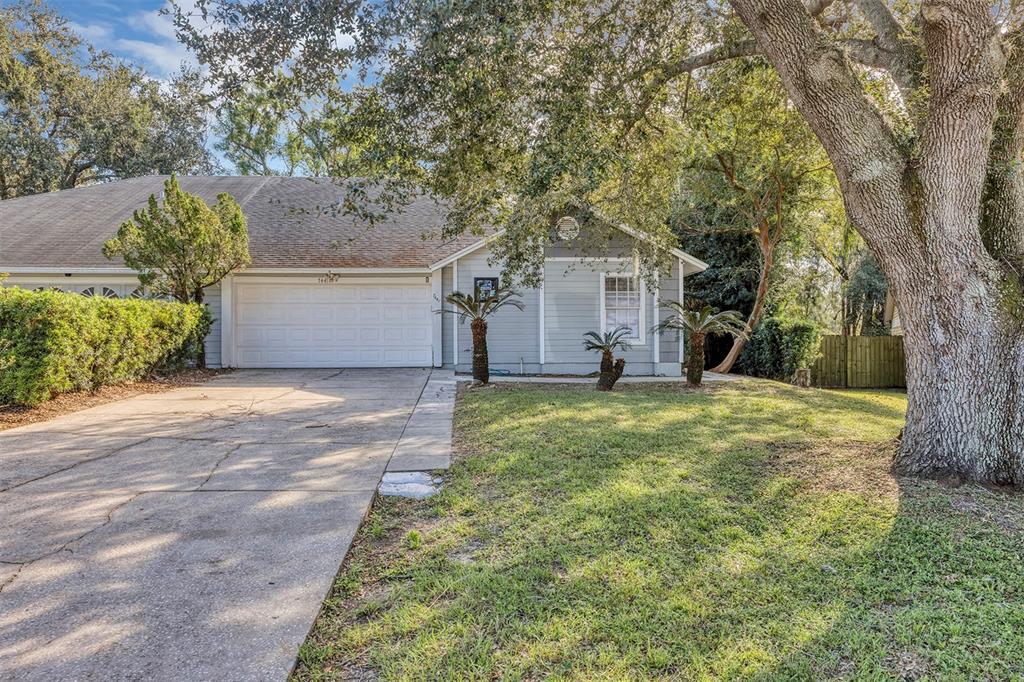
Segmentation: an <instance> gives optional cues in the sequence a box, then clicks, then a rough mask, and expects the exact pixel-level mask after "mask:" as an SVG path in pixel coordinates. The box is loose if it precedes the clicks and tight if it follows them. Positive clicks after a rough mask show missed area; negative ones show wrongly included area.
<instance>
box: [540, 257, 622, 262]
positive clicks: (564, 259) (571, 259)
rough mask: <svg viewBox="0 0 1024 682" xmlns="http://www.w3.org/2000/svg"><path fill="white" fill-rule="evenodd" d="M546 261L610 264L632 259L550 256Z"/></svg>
mask: <svg viewBox="0 0 1024 682" xmlns="http://www.w3.org/2000/svg"><path fill="white" fill-rule="evenodd" d="M544 260H546V261H548V262H549V263H608V262H611V261H615V262H618V261H627V260H628V261H630V262H632V260H633V259H632V258H621V257H619V256H609V257H608V258H605V257H603V256H548V257H546V258H545V259H544Z"/></svg>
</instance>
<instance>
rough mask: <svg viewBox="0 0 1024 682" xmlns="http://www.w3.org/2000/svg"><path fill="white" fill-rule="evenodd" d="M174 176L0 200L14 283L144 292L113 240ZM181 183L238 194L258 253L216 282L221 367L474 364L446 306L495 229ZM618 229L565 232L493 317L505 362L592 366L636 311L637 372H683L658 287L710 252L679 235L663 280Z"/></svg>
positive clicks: (211, 353)
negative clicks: (601, 337) (360, 215)
mask: <svg viewBox="0 0 1024 682" xmlns="http://www.w3.org/2000/svg"><path fill="white" fill-rule="evenodd" d="M165 180H166V178H165V177H159V176H150V177H143V178H135V179H131V180H123V181H120V182H115V183H107V184H99V185H92V186H88V187H82V188H77V189H71V190H63V191H58V192H50V193H48V194H40V195H35V196H28V197H22V198H17V199H8V200H6V201H2V202H0V273H2V272H6V273H8V275H9V277H8V279H7V281H6V285H8V286H12V285H13V286H21V287H26V288H40V287H57V288H60V289H62V290H64V291H74V292H78V293H81V294H84V295H87V296H110V297H125V296H142V295H144V294H145V292H143V291H142V290H141V289H140V288H139V283H138V280H137V278H136V276H135V274H134V272H133V271H132V270H129V269H127V268H126V267H125V266H124V264H123V263H121V262H119V261H109V260H107V259H106V258H105V257H104V256H103V254H102V253H101V247H102V245H103V242H104V241H106V240H107V239H109V238H110V237H112V236H113V235H114V234H115V233H116V231H117V228H118V226H119V225H120V224H121V223H122V222H123V221H125V220H127V219H128V218H130V217H131V215H132V212H133V211H134V210H136V209H138V208H141V207H142V206H144V205H145V203H146V201H147V200H148V198H149V196H150V195H151V194H155V195H157V196H159V195H160V193H161V192H162V189H163V183H164V181H165ZM179 180H180V182H181V186H182V188H183V189H184V190H185V191H188V192H192V193H194V194H198V195H200V196H202V197H203V198H204V199H205V200H206V201H208V202H211V203H212V202H213V201H214V200H215V199H216V195H217V194H218V193H220V192H227V193H229V194H231V195H233V196H234V197H235V199H236V200H237V201H238V202H239V204H240V205H241V206H242V209H243V211H244V212H245V215H246V217H247V219H248V224H249V243H250V252H251V254H252V264H251V265H250V266H249V267H248V268H246V269H245V270H244V271H241V272H238V273H235V274H233V275H231V276H229V277H227V278H226V279H225V280H224V281H223V282H222V283H221V284H220V285H219V286H215V287H211V288H209V289H207V291H206V302H207V304H208V305H209V307H210V309H211V312H212V313H213V316H214V318H215V320H216V322H215V323H214V325H213V329H212V330H211V332H210V335H209V337H208V338H207V342H206V343H207V361H208V362H209V364H210V365H211V366H225V367H429V366H434V367H449V368H450V367H455V368H456V369H458V370H460V371H461V370H468V369H469V368H470V363H471V359H472V357H471V348H472V342H471V338H470V333H469V328H468V326H466V325H462V324H460V323H459V321H458V319H457V317H456V316H454V315H439V314H436V313H435V311H437V310H438V309H440V308H441V307H442V301H443V300H444V297H445V296H446V295H447V294H449V293H450V292H451V291H453V290H459V291H464V292H470V291H473V289H474V286H485V287H486V286H492V285H494V284H496V283H497V281H498V279H497V278H500V276H501V267H500V265H498V264H492V263H490V262H489V260H490V258H491V250H490V248H489V247H490V244H491V242H492V240H493V239H494V238H495V237H496V236H498V235H497V234H491V235H488V236H485V237H478V236H470V235H464V236H461V237H459V238H457V239H447V240H445V239H442V238H441V237H440V235H439V232H440V228H441V226H442V224H443V221H444V215H443V212H442V210H441V209H440V207H438V206H437V205H436V203H435V202H433V201H431V200H429V199H426V198H422V199H417V200H415V201H414V202H413V203H412V204H411V205H410V206H408V207H407V208H406V209H405V210H404V211H402V212H401V213H397V214H392V216H391V217H390V218H389V219H387V220H385V221H382V222H378V223H377V224H375V225H373V226H370V225H368V224H366V223H365V222H360V221H357V220H354V219H353V218H351V217H347V216H343V215H340V214H339V213H338V211H337V210H332V207H336V206H337V202H338V199H339V194H340V190H339V188H338V187H337V186H336V185H334V184H333V183H331V182H328V181H314V180H310V179H307V178H283V177H182V178H179ZM571 222H572V221H570V223H571ZM607 232H608V234H607V235H604V236H603V237H602V238H600V239H584V238H583V237H582V236H581V235H578V234H574V233H573V231H572V230H565V229H563V230H561V234H553V235H552V241H551V243H550V244H548V245H547V246H546V247H545V259H544V281H543V285H542V286H541V287H539V288H537V289H527V290H521V294H522V300H523V302H524V304H525V306H526V308H525V310H524V311H518V310H515V309H512V308H509V309H504V310H502V311H500V312H498V313H497V314H496V315H495V316H494V317H493V318H492V319H491V321H490V332H489V335H488V340H489V343H488V345H489V350H490V361H491V366H492V367H494V368H496V369H507V370H510V371H512V372H515V373H518V372H520V371H525V372H527V373H587V372H591V371H593V370H594V367H595V364H596V363H597V357H596V356H595V355H594V354H593V353H591V352H587V351H585V350H584V349H583V345H582V335H583V333H584V332H586V331H590V330H600V329H603V328H604V329H607V328H614V327H615V326H617V325H619V324H627V325H629V326H631V327H632V328H633V330H634V338H633V341H632V342H633V347H632V349H631V350H629V351H628V352H626V353H625V358H626V361H627V365H626V367H627V372H628V373H632V374H663V375H677V374H679V373H680V362H681V361H682V353H683V350H682V348H681V344H680V343H679V338H678V334H676V333H675V332H672V333H663V334H652V333H651V332H650V331H649V330H650V328H651V326H653V324H654V323H655V322H656V320H658V319H659V316H661V315H662V314H663V311H661V310H660V309H659V307H658V306H657V301H658V299H659V297H664V298H667V299H676V300H682V298H683V290H684V279H685V277H686V276H687V275H691V274H693V273H696V272H700V271H702V270H704V269H705V268H706V267H707V265H706V264H705V263H703V262H701V261H700V260H698V259H696V258H694V257H693V256H690V255H689V254H686V253H684V252H683V251H681V250H679V249H674V248H673V249H671V252H670V254H668V256H669V259H670V261H671V271H670V272H665V273H663V274H662V276H661V277H660V279H659V281H658V285H657V287H656V288H651V289H649V288H648V287H647V285H646V284H645V283H644V281H643V279H642V278H638V277H634V276H633V274H634V273H633V267H634V266H633V261H634V258H633V253H634V241H633V240H635V239H637V238H638V237H637V236H636V235H635V234H631V233H630V231H629V230H628V228H626V227H609V228H608V229H607ZM591 236H593V235H591ZM595 243H597V244H599V246H597V247H596V252H595V247H594V244H595ZM583 244H587V245H588V247H587V249H586V250H585V249H584V248H583V246H582V245H583Z"/></svg>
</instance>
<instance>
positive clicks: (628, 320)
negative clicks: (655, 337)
mask: <svg viewBox="0 0 1024 682" xmlns="http://www.w3.org/2000/svg"><path fill="white" fill-rule="evenodd" d="M602 282H603V284H604V286H603V287H602V292H601V295H602V298H601V308H602V311H603V316H604V319H603V320H602V322H603V324H604V330H605V331H609V332H610V331H612V330H613V329H615V328H617V327H629V328H630V330H631V333H630V335H629V336H628V337H627V338H630V339H633V340H634V341H636V342H637V343H643V342H644V307H643V293H644V292H643V283H642V282H640V281H639V280H638V279H636V278H634V277H633V276H632V275H622V274H606V275H604V279H603V280H602Z"/></svg>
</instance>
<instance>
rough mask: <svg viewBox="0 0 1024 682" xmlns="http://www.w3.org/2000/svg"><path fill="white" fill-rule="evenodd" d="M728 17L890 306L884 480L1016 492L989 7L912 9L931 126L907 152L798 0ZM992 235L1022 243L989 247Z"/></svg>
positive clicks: (1010, 317) (746, 3)
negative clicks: (772, 73) (964, 483)
mask: <svg viewBox="0 0 1024 682" xmlns="http://www.w3.org/2000/svg"><path fill="white" fill-rule="evenodd" d="M730 2H731V4H732V5H733V7H734V8H735V9H736V10H737V13H738V14H739V16H740V18H741V19H742V21H743V22H744V23H745V24H746V26H747V27H748V29H750V31H751V33H752V34H753V35H754V38H755V40H756V41H757V42H758V45H759V46H760V47H761V50H762V51H763V53H764V54H765V56H766V57H767V58H768V59H769V60H770V61H771V63H772V64H773V65H774V66H775V68H776V70H777V71H778V73H779V75H780V77H781V79H782V81H783V83H784V84H785V86H786V88H787V91H788V92H789V94H790V96H791V97H792V99H793V102H794V104H795V106H796V107H797V108H798V109H799V110H800V112H801V114H802V115H803V116H804V118H805V119H806V120H807V122H808V124H809V125H810V126H811V128H812V130H814V132H815V134H816V135H817V136H818V138H819V140H820V141H821V142H822V144H823V145H824V147H825V150H826V151H827V152H828V154H829V157H830V158H831V159H832V162H833V165H834V167H835V170H836V175H837V176H838V178H839V182H840V186H841V187H842V191H843V198H844V202H845V204H846V209H847V213H848V214H849V216H850V219H851V220H852V222H853V223H854V225H856V226H857V228H858V230H859V231H860V233H861V235H862V236H863V237H864V240H865V242H866V243H867V245H868V247H869V248H870V249H871V251H872V253H873V254H874V255H875V257H876V258H877V259H878V261H879V264H880V266H881V267H882V270H883V271H884V272H885V275H886V279H887V280H888V282H889V286H890V287H891V290H892V292H893V295H894V296H895V298H896V302H897V304H898V307H899V311H900V318H901V320H902V322H903V326H904V330H905V332H904V333H905V337H904V341H905V349H906V354H907V398H908V410H907V423H906V427H905V429H904V432H903V435H902V438H901V440H900V447H899V450H898V452H897V455H896V459H895V462H894V466H895V468H896V470H897V471H901V472H906V473H911V474H915V475H922V476H955V477H959V478H963V479H967V480H973V481H980V482H989V483H997V484H1008V485H1017V486H1020V485H1022V484H1024V288H1022V287H1021V285H1020V281H1021V280H1020V277H1019V276H1018V275H1016V274H1014V273H1013V272H1012V268H1008V267H1007V264H1008V263H1012V262H1013V260H1014V257H1015V255H1016V253H1015V251H1016V248H1017V245H1019V244H1020V243H1021V240H1020V239H1018V237H1019V229H1020V228H1019V226H1020V225H1021V224H1024V223H1022V222H1021V216H1022V213H1024V187H1022V185H1021V183H1020V182H1019V179H1018V178H1019V176H1017V175H1014V174H1013V173H1007V168H1006V166H1005V164H1004V165H1003V166H1002V172H1003V175H1002V176H1001V177H997V178H995V179H993V178H992V176H991V173H992V171H993V168H995V169H997V170H998V169H999V168H1000V163H999V162H1000V161H1001V160H1005V159H1006V158H1007V157H1006V156H1005V149H1006V148H1007V146H1008V148H1009V150H1010V152H1011V156H1012V153H1013V152H1014V151H1015V152H1016V153H1017V156H1016V157H1013V158H1015V159H1017V160H1019V159H1020V156H1019V153H1020V149H1019V141H1020V140H1021V139H1022V138H1021V137H1018V136H1017V132H1016V131H1018V130H1020V126H1021V125H1024V124H1022V120H1021V119H1022V118H1024V114H1022V113H1021V112H1020V111H1019V110H1017V109H1014V106H1015V105H1016V104H1017V103H1018V100H1015V99H1013V98H1012V97H1011V98H1009V101H1005V102H998V100H1000V92H1003V90H1004V87H1009V88H1011V89H1013V92H1015V93H1020V88H1019V83H1014V82H1012V81H1004V69H1005V66H1006V52H1005V50H1004V47H1003V46H1002V44H1001V41H1002V36H1001V32H1000V31H999V29H998V28H997V27H996V26H995V20H994V15H993V13H992V11H991V3H989V2H984V1H982V0H960V1H958V2H956V3H953V2H944V1H941V0H922V3H921V24H922V31H921V34H922V37H923V44H924V54H925V56H926V58H927V69H926V70H925V74H924V77H926V78H927V86H928V91H927V96H928V99H927V102H928V104H927V106H928V110H927V116H926V118H925V120H924V121H923V123H922V125H921V127H920V141H919V145H918V147H917V148H914V149H910V148H906V147H904V146H903V145H902V144H901V143H900V142H899V141H898V140H897V138H896V136H895V135H894V134H893V133H892V131H891V130H890V129H889V127H888V125H887V124H886V122H885V120H884V118H883V117H882V115H881V113H880V112H879V111H878V110H877V108H876V107H875V106H874V105H873V104H872V103H871V102H870V101H869V99H868V98H867V97H866V96H865V95H864V92H863V87H862V86H861V84H860V82H859V81H858V77H857V75H856V73H855V72H854V71H853V69H852V68H851V66H850V63H849V60H848V59H847V57H846V55H845V54H844V53H843V51H842V49H841V48H840V47H839V46H838V45H837V44H836V43H835V42H834V41H833V40H831V39H830V38H828V37H827V36H825V35H824V34H823V33H821V32H820V31H819V30H818V29H817V27H816V26H815V24H814V23H813V21H812V20H811V18H810V17H809V16H807V13H806V12H805V11H804V9H803V7H802V6H801V4H800V2H799V1H798V0H730ZM1018 30H1019V29H1018ZM1011 58H1020V57H1019V56H1018V57H1011ZM1011 65H1012V62H1011ZM1003 99H1004V100H1005V99H1007V98H1006V97H1004V98H1003ZM997 121H998V122H999V127H998V129H996V127H995V124H996V122H997ZM1000 145H1002V146H1000ZM991 161H995V163H991V164H990V162H991ZM1014 167H1016V166H1014ZM983 193H984V196H985V201H984V202H983V201H982V199H983ZM993 202H994V203H993ZM983 205H984V208H983ZM986 212H987V214H988V217H989V223H988V227H989V232H988V233H987V234H986V231H985V229H984V227H985V225H984V223H983V220H984V215H983V213H986ZM993 215H998V216H999V218H998V219H996V220H993V219H992V218H993ZM998 226H1004V227H1005V226H1018V227H1015V228H1012V229H1011V230H1010V231H1009V232H1008V233H1007V234H1005V235H993V234H992V233H991V229H992V228H993V227H998ZM983 235H984V236H985V239H984V240H983ZM983 241H984V243H983ZM990 249H991V250H990Z"/></svg>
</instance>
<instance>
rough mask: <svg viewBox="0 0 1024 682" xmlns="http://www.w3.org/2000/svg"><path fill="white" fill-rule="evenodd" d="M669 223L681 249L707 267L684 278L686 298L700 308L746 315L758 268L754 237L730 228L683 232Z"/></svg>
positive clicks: (751, 299)
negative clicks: (675, 230) (707, 266)
mask: <svg viewBox="0 0 1024 682" xmlns="http://www.w3.org/2000/svg"><path fill="white" fill-rule="evenodd" d="M708 220H713V218H710V217H709V218H708ZM673 224H675V225H676V229H677V231H679V232H680V238H681V241H682V248H683V249H684V250H685V251H686V252H687V253H689V254H691V255H693V256H696V257H697V258H700V259H701V260H702V261H704V262H705V263H707V264H708V265H709V266H710V267H709V268H708V269H707V270H705V271H704V272H699V273H697V274H695V275H689V276H688V277H687V278H686V300H687V301H688V302H690V303H693V304H695V305H699V306H701V307H703V306H705V305H706V306H710V307H712V308H715V309H716V310H736V311H739V312H740V313H741V314H742V315H743V316H744V317H746V316H747V315H749V314H750V311H751V309H753V307H754V298H755V297H756V294H757V280H758V271H759V270H760V268H761V257H760V251H759V250H758V248H757V245H756V244H755V243H754V240H753V239H751V238H750V236H749V235H747V234H743V233H741V232H736V231H734V230H726V231H724V232H719V231H714V230H707V231H703V232H685V231H683V230H682V228H681V227H680V226H678V225H677V224H676V223H674V222H673Z"/></svg>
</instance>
